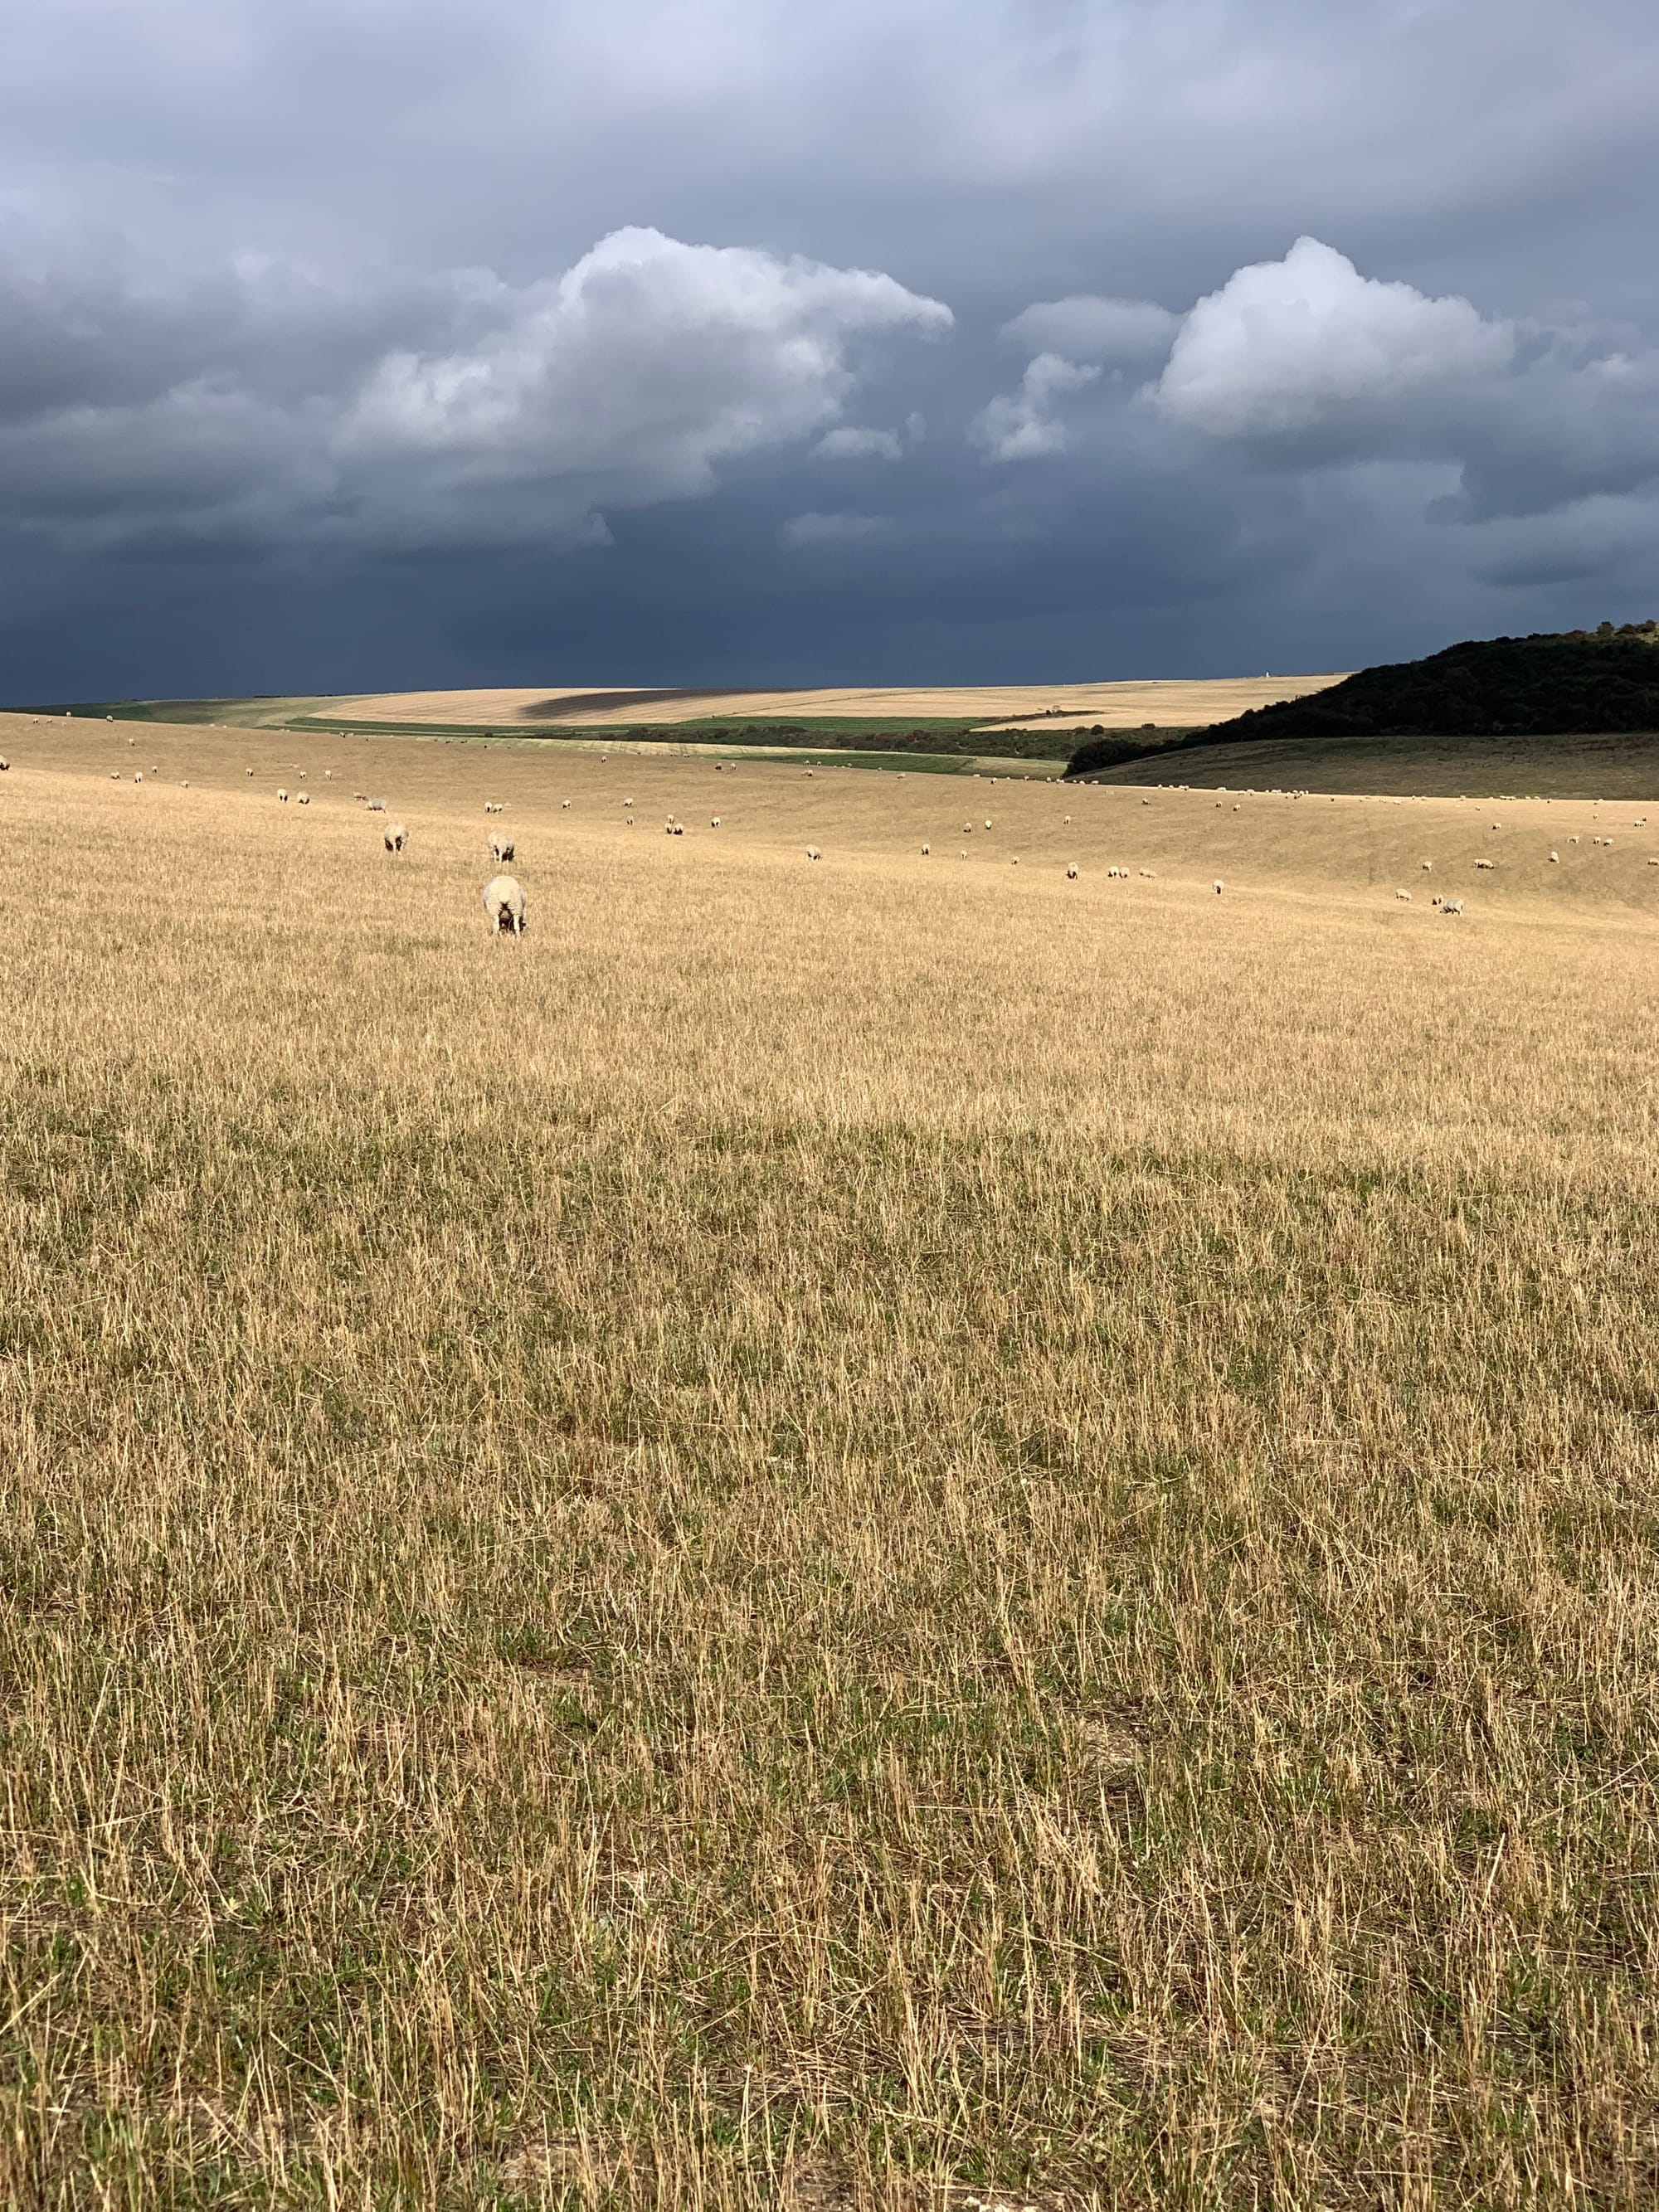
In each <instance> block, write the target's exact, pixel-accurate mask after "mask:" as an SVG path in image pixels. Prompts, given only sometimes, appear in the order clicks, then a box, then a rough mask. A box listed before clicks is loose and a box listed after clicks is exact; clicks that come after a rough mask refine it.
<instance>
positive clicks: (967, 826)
mask: <svg viewBox="0 0 1659 2212" xmlns="http://www.w3.org/2000/svg"><path fill="white" fill-rule="evenodd" d="M962 834H963V836H964V837H971V836H973V834H974V825H973V823H971V822H964V823H963V825H962Z"/></svg>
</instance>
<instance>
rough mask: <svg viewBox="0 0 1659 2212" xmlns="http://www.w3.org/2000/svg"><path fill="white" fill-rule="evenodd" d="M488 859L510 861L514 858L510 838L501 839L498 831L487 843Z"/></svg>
mask: <svg viewBox="0 0 1659 2212" xmlns="http://www.w3.org/2000/svg"><path fill="white" fill-rule="evenodd" d="M489 857H490V859H491V860H512V859H513V840H512V839H511V838H510V837H503V836H501V834H500V832H499V831H498V832H497V833H496V835H495V836H493V837H492V838H491V839H490V841H489Z"/></svg>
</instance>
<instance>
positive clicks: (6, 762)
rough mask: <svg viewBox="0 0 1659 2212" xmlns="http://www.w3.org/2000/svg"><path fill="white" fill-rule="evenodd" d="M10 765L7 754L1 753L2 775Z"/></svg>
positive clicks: (0, 769)
mask: <svg viewBox="0 0 1659 2212" xmlns="http://www.w3.org/2000/svg"><path fill="white" fill-rule="evenodd" d="M10 766H11V763H10V762H9V760H8V759H7V758H6V757H5V755H4V754H3V753H0V775H4V774H5V772H6V770H7V769H9V767H10Z"/></svg>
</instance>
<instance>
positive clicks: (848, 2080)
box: [0, 719, 1659, 2212]
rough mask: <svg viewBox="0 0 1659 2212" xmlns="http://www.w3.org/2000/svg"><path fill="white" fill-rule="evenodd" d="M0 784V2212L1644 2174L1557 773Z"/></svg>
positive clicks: (1648, 1789)
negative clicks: (494, 853)
mask: <svg viewBox="0 0 1659 2212" xmlns="http://www.w3.org/2000/svg"><path fill="white" fill-rule="evenodd" d="M0 748H3V750H5V751H6V752H7V753H8V754H9V757H10V758H11V760H12V763H13V766H12V769H11V770H10V772H9V774H7V775H4V776H3V777H0V830H3V835H0V899H3V904H4V913H5V917H6V924H7V927H6V934H5V941H4V950H3V958H0V1018H3V1028H0V1036H3V1039H4V1047H5V1048H4V1054H3V1061H0V1082H3V1085H4V1092H5V1111H4V1114H3V1117H0V1148H3V1211H0V1261H3V1284H4V1307H3V1314H0V1483H3V1486H4V1494H3V1511H0V1545H3V1550H4V1564H3V1575H0V1692H3V1703H0V1731H3V1750H0V1780H3V1788H4V1791H5V1801H4V1807H5V1809H4V1820H3V1832H0V1926H3V1933H4V1943H3V1953H0V1957H3V1982H0V2200H3V2201H5V2202H9V2203H18V2204H20V2205H22V2206H31V2207H32V2206H40V2207H46V2206H52V2207H58V2206H70V2205H74V2206H80V2205H87V2206H99V2207H104V2206H114V2205H121V2206H135V2207H137V2206H147V2205H149V2204H152V2203H159V2204H167V2205H179V2206H185V2205H188V2206H192V2207H194V2206H205V2205H238V2206H240V2205H249V2206H254V2205H267V2204H268V2205H283V2206H286V2205H307V2206H308V2205H317V2206H319V2207H322V2206H327V2207H334V2206H352V2207H356V2206H364V2207H367V2206H378V2205H404V2204H410V2205H427V2204H431V2205H443V2206H456V2207H460V2206H473V2205H488V2204H543V2203H569V2204H573V2205H576V2204H580V2205H588V2204H592V2205H594V2206H596V2207H597V2206H600V2205H605V2206H611V2205H614V2206H618V2207H631V2206H641V2207H643V2206H647V2205H651V2206H660V2205H670V2204H671V2205H675V2206H678V2205H682V2204H684V2205H686V2206H700V2207H728V2206H729V2207H733V2208H736V2207H741V2206H760V2205H773V2204H776V2205H781V2206H790V2205H794V2206H799V2207H803V2208H805V2207H812V2208H832V2207H842V2206H853V2205H872V2206H884V2207H893V2208H907V2209H908V2208H911V2207H921V2206H922V2205H930V2206H931V2205H940V2206H942V2205H945V2204H951V2205H955V2206H958V2207H967V2206H969V2205H971V2204H974V2203H976V2202H977V2203H981V2204H984V2205H992V2204H996V2205H1007V2206H1013V2205H1028V2206H1036V2207H1039V2208H1041V2212H1060V2208H1066V2212H1070V2208H1073V2207H1078V2208H1081V2207H1084V2206H1089V2205H1101V2206H1106V2205H1114V2206H1116V2205H1124V2206H1147V2207H1151V2206H1158V2207H1177V2208H1200V2207H1202V2208H1215V2209H1216V2212H1220V2209H1221V2208H1224V2207H1225V2208H1233V2207H1237V2206H1240V2205H1249V2204H1255V2205H1259V2206H1261V2207H1267V2206H1272V2207H1273V2208H1275V2212H1278V2208H1304V2207H1305V2208H1308V2212H1312V2208H1315V2207H1322V2208H1328V2207H1346V2206H1373V2205H1375V2206H1383V2205H1387V2206H1398V2207H1401V2208H1405V2207H1412V2208H1424V2207H1429V2206H1434V2207H1460V2208H1462V2207H1468V2208H1471V2212H1473V2208H1475V2207H1480V2208H1486V2207H1494V2206H1498V2207H1511V2206H1513V2207H1522V2206H1530V2205H1541V2204H1549V2205H1554V2204H1562V2205H1566V2204H1574V2205H1578V2206H1585V2205H1608V2206H1612V2205H1621V2206H1625V2205H1627V2206H1631V2207H1638V2206H1641V2205H1644V2204H1646V2203H1650V2202H1651V2201H1652V2200H1653V2197H1654V2195H1655V2193H1656V2191H1659V2120H1656V2113H1659V1996H1656V1989H1659V1893H1656V1885H1659V1826H1656V1802H1655V1781H1656V1774H1659V1705H1656V1695H1655V1692H1656V1667H1655V1653H1656V1632H1659V1606H1656V1595H1659V1558H1656V1546H1659V1513H1656V1506H1659V1489H1656V1473H1659V1448H1656V1421H1659V1372H1656V1370H1659V1334H1656V1329H1655V1325H1654V1324H1655V1284H1656V1280H1659V1273H1656V1269H1659V1211H1656V1206H1655V1200H1656V1196H1659V1192H1656V1182H1659V1176H1656V1172H1655V1158H1656V1155H1655V1119H1656V1096H1659V1094H1656V1084H1655V1072H1656V1052H1655V1045H1654V1036H1655V1026H1654V1024H1655V1016H1656V1013H1659V966H1656V955H1659V927H1656V919H1655V917H1656V913H1659V868H1656V869H1652V870H1650V869H1648V868H1647V866H1646V865H1645V862H1646V854H1647V837H1646V833H1645V824H1644V825H1643V826H1641V827H1638V825H1637V821H1636V817H1637V816H1639V815H1641V813H1642V811H1643V810H1642V809H1641V807H1640V806H1637V807H1635V808H1634V810H1632V808H1631V807H1630V806H1620V807H1617V808H1613V807H1609V806H1603V807H1602V808H1601V810H1600V811H1599V812H1595V811H1593V810H1592V808H1591V807H1590V806H1589V804H1588V803H1587V802H1579V803H1566V802H1559V803H1557V804H1556V805H1553V806H1549V807H1545V806H1544V805H1541V804H1540V805H1532V806H1522V805H1508V804H1505V805H1498V806H1487V805H1485V804H1482V805H1478V806H1477V805H1474V803H1473V802H1469V803H1466V804H1464V805H1461V806H1460V805H1458V804H1457V802H1456V801H1455V800H1452V799H1445V800H1437V801H1434V802H1430V803H1424V804H1415V805H1414V804H1409V803H1408V804H1407V805H1394V804H1392V803H1387V804H1385V803H1381V802H1377V801H1375V800H1370V799H1359V798H1348V799H1340V800H1339V801H1337V802H1335V803H1332V802H1331V801H1329V800H1327V799H1288V798H1285V797H1282V796H1277V795H1275V796H1266V795H1262V796H1252V797H1249V798H1245V797H1243V796H1242V795H1239V794H1231V795H1229V796H1227V797H1226V798H1225V799H1222V798H1221V797H1220V796H1219V795H1218V793H1213V792H1209V791H1206V792H1201V793H1200V792H1191V793H1162V792H1159V793H1143V792H1140V791H1137V790H1127V789H1106V788H1100V789H1094V790H1086V791H1072V790H1066V789H1064V788H1062V787H1058V786H1054V785H1048V784H1042V783H1030V782H1027V783H1023V784H1009V783H996V784H992V783H990V782H989V781H978V782H974V781H966V780H962V779H956V780H951V781H946V780H945V779H939V778H922V777H907V778H905V779H903V780H902V781H901V780H900V779H899V778H898V777H896V776H895V775H885V776H863V775H857V774H854V773H848V772H828V773H822V774H820V775H817V777H816V778H814V779H811V780H808V779H807V778H805V776H804V775H802V774H801V772H800V771H799V769H788V770H786V769H780V768H772V767H766V766H762V765H758V764H744V765H743V766H740V767H739V768H738V769H735V770H733V771H730V772H726V771H717V770H716V769H715V768H714V766H713V765H712V764H711V763H702V762H689V761H684V760H676V761H653V760H647V759H642V758H641V757H629V758H628V759H626V760H623V761H614V762H610V763H605V762H602V761H601V760H600V759H599V757H597V756H595V755H591V754H584V755H581V756H580V757H573V756H566V757H562V758H559V759H557V760H556V761H547V760H541V759H534V758H531V757H526V756H525V755H524V754H523V753H521V752H517V751H515V752H512V753H503V754H491V753H489V752H488V751H486V750H483V749H480V748H476V747H468V748H465V749H462V748H460V747H455V748H453V749H445V748H443V747H441V746H438V745H435V744H423V745H414V744H410V745H403V744H398V743H396V742H394V741H392V740H389V739H382V740H378V741H374V742H373V743H372V744H368V745H363V746H351V745H348V744H346V743H345V742H344V741H343V740H333V739H325V738H292V737H289V736H287V735H286V734H283V733H278V732H240V731H239V732H230V733H221V732H210V731H205V730H203V729H200V728H197V729H191V730H180V731H172V730H167V729H161V730H146V731H144V732H143V733H142V735H141V736H140V737H139V738H138V747H137V750H135V749H133V748H132V747H130V746H129V744H128V743H127V733H126V732H125V731H124V730H122V729H121V728H120V726H118V725H109V726H105V727H101V728H100V726H97V725H94V724H76V725H72V726H64V728H63V730H62V732H61V734H60V732H59V731H58V730H56V729H52V730H48V729H46V728H45V727H43V726H41V725H40V724H38V723H32V722H29V721H27V720H21V719H19V720H15V721H10V720H9V721H5V722H4V723H3V726H0ZM249 765H252V767H253V768H254V769H255V771H256V773H255V775H254V776H253V777H252V778H248V777H247V776H246V774H245V769H246V767H247V766H249ZM330 766H331V767H332V768H333V770H334V774H333V775H332V777H331V778H329V777H325V775H324V770H325V768H327V767H330ZM155 767H159V768H160V769H161V775H160V776H159V777H157V776H156V775H153V774H152V773H151V770H152V768H155ZM302 768H303V769H304V770H305V781H304V782H303V784H302V783H301V782H300V781H299V780H298V778H299V771H300V770H301V769H302ZM135 772H142V773H143V775H144V777H145V781H144V783H143V785H142V786H138V785H135V784H134V782H133V781H132V776H133V775H134V773H135ZM112 773H113V774H114V775H116V776H118V778H119V779H120V781H111V775H112ZM182 781H188V783H189V786H190V787H189V788H188V789H182V788H180V784H181V782H182ZM278 781H281V782H283V783H285V784H286V785H287V787H288V788H289V790H290V792H297V791H298V790H299V789H301V788H304V789H307V790H308V791H309V792H310V793H311V794H312V803H311V804H310V805H309V806H308V807H307V808H306V809H305V810H303V811H301V810H300V809H298V808H297V807H296V806H295V805H293V804H292V803H290V804H289V805H287V806H282V805H278V804H277V802H276V799H275V796H274V793H275V788H276V784H277V782H278ZM358 789H361V790H372V791H374V792H376V793H380V792H384V793H385V795H386V798H387V800H388V804H389V806H390V809H391V811H392V813H393V814H394V815H396V816H397V817H399V818H401V819H402V820H404V822H406V823H408V824H409V826H410V831H411V841H410V850H409V852H408V853H407V854H405V855H404V856H403V858H401V859H400V860H393V859H392V858H391V857H390V856H388V855H386V854H384V853H383V852H382V851H381V850H380V845H379V827H378V822H377V819H376V818H375V817H370V816H368V815H367V814H366V813H365V812H364V811H362V809H361V808H360V807H358V806H357V805H355V804H354V803H353V801H352V799H351V797H350V793H351V792H352V791H353V790H358ZM627 798H631V799H634V800H635V805H634V808H633V812H634V815H635V825H634V826H633V827H632V828H629V827H627V826H626V823H625V816H624V809H623V800H624V799H627ZM485 799H501V801H502V802H503V803H504V805H505V806H506V811H505V813H504V814H503V815H502V816H501V817H500V820H499V826H501V827H502V828H504V829H507V831H508V832H510V833H511V834H512V835H513V836H514V838H515V840H516V841H517V843H518V858H517V861H516V862H515V872H517V873H518V874H519V875H520V877H521V878H522V880H523V881H524V882H525V884H526V889H527V891H528V896H529V901H530V931H529V933H528V934H527V935H526V938H525V939H523V941H522V942H520V943H509V942H501V943H492V942H490V941H489V939H487V938H486V936H485V934H484V931H483V920H482V909H481V907H480V905H479V891H480V889H481V887H482V884H483V881H484V879H485V878H486V877H487V876H488V875H489V873H490V872H491V866H490V863H489V859H488V857H487V854H486V852H485V841H486V837H487V835H488V833H489V829H490V828H491V827H494V826H498V825H497V824H496V823H494V822H489V823H487V822H486V819H485V817H484V814H483V803H484V801H485ZM566 799H568V800H569V801H570V805H569V806H568V808H566V806H565V805H564V803H563V802H564V801H565V800H566ZM1143 799H1150V800H1151V801H1152V804H1151V805H1143ZM1235 805H1237V807H1238V808H1239V810H1240V811H1238V812H1237V814H1235V813H1234V812H1233V811H1232V809H1233V807H1234V806H1235ZM670 812H673V813H677V814H678V815H679V816H681V817H684V824H685V834H684V836H683V837H665V836H664V835H663V823H664V819H665V816H666V815H667V814H668V813H670ZM1068 814H1069V815H1070V816H1071V817H1073V819H1072V820H1071V821H1070V822H1069V823H1068V822H1066V820H1065V818H1064V817H1066V815H1068ZM715 815H719V816H720V824H721V826H720V828H719V829H714V828H713V827H712V826H711V823H712V818H713V817H714V816H715ZM987 817H988V819H989V821H990V824H991V826H990V827H989V828H988V829H987V827H985V826H984V825H985V823H986V821H987ZM1655 818H1656V821H1659V808H1656V817H1655ZM970 821H971V822H972V823H973V825H974V826H973V833H972V835H971V836H964V835H963V829H964V825H966V824H967V823H969V822H970ZM1494 822H1495V823H1498V825H1499V826H1498V828H1497V829H1493V828H1492V826H1491V825H1492V823H1494ZM1604 836H1605V837H1611V839H1612V840H1613V842H1612V844H1611V845H1610V846H1603V845H1594V844H1592V842H1591V839H1592V837H1604ZM1573 838H1577V840H1578V841H1579V842H1577V844H1574V843H1572V842H1571V840H1572V839H1573ZM922 842H928V843H930V844H931V846H932V852H931V854H929V855H928V856H927V857H926V858H923V856H922V855H921V851H920V847H921V843H922ZM809 843H811V844H815V845H817V847H818V848H820V849H821V850H822V852H823V860H821V861H820V862H818V863H817V864H814V863H811V862H810V861H808V860H806V859H805V846H806V845H807V844H809ZM1549 849H1556V850H1559V852H1560V854H1561V856H1562V857H1561V860H1560V861H1559V863H1556V864H1553V865H1552V864H1550V863H1549V862H1548V861H1547V859H1546V857H1545V855H1546V854H1547V851H1548V850H1549ZM964 850H965V851H967V852H968V853H969V855H970V857H969V859H967V860H963V858H961V857H960V856H961V854H962V853H963V851H964ZM1653 850H1654V851H1655V853H1656V854H1659V836H1656V837H1655V838H1654V841H1653ZM1016 854H1018V857H1019V861H1020V865H1019V866H1018V868H1015V867H1014V866H1012V865H1011V863H1012V860H1013V858H1014V856H1015V855H1016ZM1477 858H1492V859H1494V860H1495V861H1496V862H1497V866H1495V867H1494V868H1493V869H1492V870H1491V871H1484V870H1483V871H1480V872H1476V871H1475V868H1474V861H1475V860H1476V859H1477ZM1425 859H1427V860H1431V863H1432V866H1431V869H1430V870H1429V871H1427V872H1425V871H1423V870H1422V867H1421V862H1422V860H1425ZM1068 861H1074V862H1075V863H1076V865H1077V866H1078V868H1079V876H1078V878H1077V879H1076V880H1075V881H1068V880H1067V878H1066V875H1065V873H1064V868H1065V865H1066V862H1068ZM1109 865H1114V866H1119V865H1121V866H1126V867H1127V868H1129V869H1131V870H1132V871H1133V873H1132V874H1131V875H1130V876H1128V878H1127V879H1125V880H1121V881H1119V880H1113V879H1109V878H1108V877H1107V874H1106V870H1107V867H1108V866H1109ZM1143 867H1146V868H1152V869H1154V870H1155V871H1156V872H1155V874H1153V875H1151V876H1146V877H1143V876H1142V875H1141V874H1140V873H1139V871H1140V869H1141V868H1143ZM1214 877H1221V878H1224V879H1225V881H1226V883H1227V885H1228V888H1227V890H1226V892H1225V895H1224V896H1221V897H1219V898H1218V897H1217V896H1215V895H1214V893H1213V891H1212V889H1211V882H1212V878H1214ZM1431 886H1433V887H1436V888H1438V889H1441V890H1446V891H1455V892H1457V893H1461V894H1462V895H1463V896H1464V897H1465V900H1466V907H1467V911H1466V912H1465V914H1464V915H1462V917H1461V918H1459V919H1457V920H1443V919H1442V918H1441V917H1439V916H1438V915H1436V914H1434V913H1433V912H1432V911H1431V909H1430V908H1428V907H1427V904H1426V901H1427V899H1428V897H1429V896H1430V891H1431ZM1396 887H1400V888H1408V889H1410V890H1412V891H1413V901H1412V902H1411V903H1410V904H1409V905H1407V904H1405V903H1403V902H1399V901H1397V900H1396V899H1395V897H1394V896H1393V894H1394V890H1395V888H1396Z"/></svg>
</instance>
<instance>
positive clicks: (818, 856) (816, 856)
mask: <svg viewBox="0 0 1659 2212" xmlns="http://www.w3.org/2000/svg"><path fill="white" fill-rule="evenodd" d="M806 857H807V859H808V860H822V859H823V854H822V853H820V852H819V850H818V848H817V846H816V845H809V846H808V847H807V848H806Z"/></svg>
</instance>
